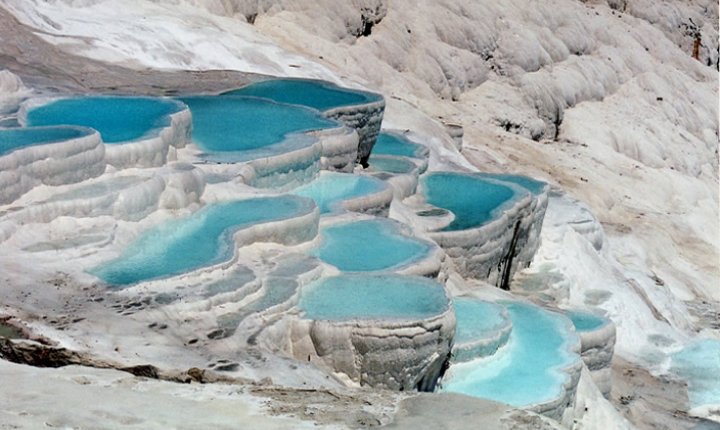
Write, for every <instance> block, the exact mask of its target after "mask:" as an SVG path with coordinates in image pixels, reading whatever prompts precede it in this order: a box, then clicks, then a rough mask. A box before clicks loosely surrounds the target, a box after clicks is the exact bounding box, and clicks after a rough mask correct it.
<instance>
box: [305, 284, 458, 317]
mask: <svg viewBox="0 0 720 430" xmlns="http://www.w3.org/2000/svg"><path fill="white" fill-rule="evenodd" d="M448 306H449V302H448V299H447V297H446V296H445V290H444V289H443V286H442V285H441V284H439V283H437V282H435V281H432V280H430V279H427V278H423V277H419V276H401V275H341V276H335V277H332V278H324V279H321V280H320V281H317V282H315V283H313V284H311V285H309V286H307V287H306V288H305V289H304V290H303V293H302V296H301V298H300V304H299V307H300V309H302V310H303V311H304V312H305V317H306V318H309V319H315V320H333V321H341V320H349V319H363V320H368V319H420V318H429V317H432V316H435V315H438V314H441V313H443V312H445V311H446V310H447V308H448Z"/></svg>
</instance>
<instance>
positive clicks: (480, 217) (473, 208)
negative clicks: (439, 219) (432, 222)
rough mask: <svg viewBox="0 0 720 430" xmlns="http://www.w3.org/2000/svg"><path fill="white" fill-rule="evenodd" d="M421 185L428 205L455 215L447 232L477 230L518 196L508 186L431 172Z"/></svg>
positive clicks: (470, 177)
mask: <svg viewBox="0 0 720 430" xmlns="http://www.w3.org/2000/svg"><path fill="white" fill-rule="evenodd" d="M422 184H423V193H424V195H425V199H426V201H427V202H428V203H429V204H431V205H433V206H436V207H439V208H442V209H447V210H449V211H450V212H452V213H453V214H454V215H455V219H454V220H453V221H452V222H451V223H450V224H449V225H448V226H447V227H445V228H444V229H443V230H445V231H456V230H465V229H470V228H475V227H479V226H481V225H483V224H485V223H487V222H489V221H491V220H492V219H494V218H496V217H497V216H499V215H500V213H501V211H502V209H503V208H505V207H506V206H507V205H508V204H510V203H511V202H512V201H513V200H514V199H516V198H517V194H518V193H517V192H516V191H515V190H513V188H511V187H509V186H506V185H503V184H501V183H498V182H494V181H491V180H487V179H485V178H483V177H481V176H478V175H473V174H466V173H454V172H437V173H429V174H427V175H425V176H424V177H423V178H422Z"/></svg>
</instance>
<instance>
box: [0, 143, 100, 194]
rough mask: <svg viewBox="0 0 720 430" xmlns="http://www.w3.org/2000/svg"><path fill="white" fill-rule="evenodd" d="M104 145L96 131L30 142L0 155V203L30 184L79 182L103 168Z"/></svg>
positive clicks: (93, 175) (24, 189)
mask: <svg viewBox="0 0 720 430" xmlns="http://www.w3.org/2000/svg"><path fill="white" fill-rule="evenodd" d="M105 162H106V161H105V145H103V143H102V141H101V140H100V135H99V134H98V133H96V132H92V131H91V130H88V133H87V135H86V136H82V137H78V138H74V139H69V140H66V141H63V142H56V143H50V144H44V145H33V146H28V147H23V148H19V149H16V150H14V151H12V152H10V153H7V154H5V155H0V204H7V203H10V202H12V201H14V200H15V199H17V198H18V197H20V196H21V195H23V194H25V193H26V192H28V191H30V190H31V189H32V188H33V187H35V186H38V185H41V184H44V185H61V184H68V183H75V182H81V181H84V180H86V179H90V178H94V177H97V176H99V175H101V174H102V173H103V172H105V167H106V164H105Z"/></svg>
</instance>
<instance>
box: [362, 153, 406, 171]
mask: <svg viewBox="0 0 720 430" xmlns="http://www.w3.org/2000/svg"><path fill="white" fill-rule="evenodd" d="M368 164H369V165H370V169H372V170H375V171H378V172H387V173H394V174H399V175H402V174H407V173H411V172H412V171H414V170H417V166H416V165H415V163H413V162H412V161H410V160H407V159H404V158H402V157H396V156H383V155H371V156H370V159H369V160H368Z"/></svg>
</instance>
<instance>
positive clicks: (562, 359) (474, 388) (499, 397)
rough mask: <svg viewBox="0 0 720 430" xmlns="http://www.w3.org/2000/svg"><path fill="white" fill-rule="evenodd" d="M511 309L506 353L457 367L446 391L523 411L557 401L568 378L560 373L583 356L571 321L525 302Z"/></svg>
mask: <svg viewBox="0 0 720 430" xmlns="http://www.w3.org/2000/svg"><path fill="white" fill-rule="evenodd" d="M506 308H507V310H508V312H509V314H510V319H511V320H512V324H513V329H512V332H511V334H510V340H509V341H508V344H507V345H506V346H505V349H504V350H503V351H502V352H501V353H499V354H497V355H495V356H492V358H487V359H482V360H474V361H470V362H467V363H461V364H455V365H452V366H451V367H450V373H449V375H448V376H446V378H447V379H446V380H445V381H444V382H443V387H442V391H447V392H453V393H462V394H467V395H470V396H475V397H481V398H486V399H491V400H495V401H498V402H502V403H507V404H509V405H512V406H515V407H524V406H528V405H531V404H535V403H541V402H546V401H549V400H552V399H554V398H556V397H557V396H558V395H559V394H560V393H561V390H562V386H563V384H564V382H565V381H566V379H567V378H568V376H567V375H566V374H565V372H563V371H562V370H561V369H562V368H564V367H566V366H568V365H570V364H572V363H573V362H577V361H578V360H579V357H578V355H577V354H574V353H572V352H570V351H569V350H568V346H569V343H570V342H575V341H577V338H576V337H575V334H574V333H572V332H571V331H570V330H569V329H568V327H567V326H566V321H567V320H566V319H565V318H564V317H563V316H561V315H558V314H553V313H550V312H547V311H544V310H542V309H540V308H539V307H537V306H532V305H528V304H523V303H508V304H506Z"/></svg>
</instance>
